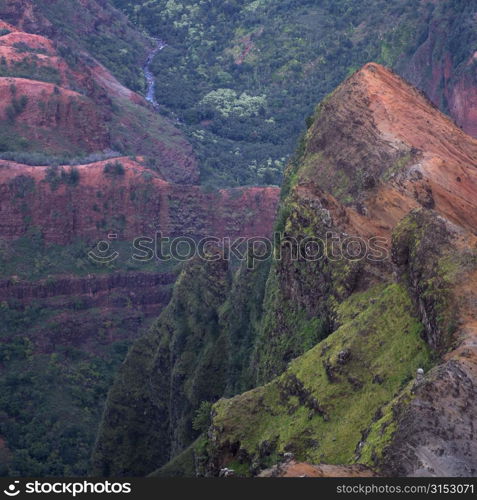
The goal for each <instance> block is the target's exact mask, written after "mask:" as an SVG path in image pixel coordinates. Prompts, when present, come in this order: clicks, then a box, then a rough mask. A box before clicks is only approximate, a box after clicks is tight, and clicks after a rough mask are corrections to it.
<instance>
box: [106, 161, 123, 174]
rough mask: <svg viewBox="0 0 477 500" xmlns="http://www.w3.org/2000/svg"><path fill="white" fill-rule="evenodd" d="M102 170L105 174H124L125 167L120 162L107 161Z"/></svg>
mask: <svg viewBox="0 0 477 500" xmlns="http://www.w3.org/2000/svg"><path fill="white" fill-rule="evenodd" d="M103 172H104V173H105V174H107V175H124V173H125V169H124V166H123V164H122V163H121V162H119V161H115V162H109V163H106V165H105V166H104V170H103Z"/></svg>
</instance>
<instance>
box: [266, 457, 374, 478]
mask: <svg viewBox="0 0 477 500" xmlns="http://www.w3.org/2000/svg"><path fill="white" fill-rule="evenodd" d="M374 476H376V474H375V473H374V472H373V471H372V470H371V469H368V468H367V467H365V466H364V465H348V466H346V465H326V464H321V465H312V464H307V463H304V462H296V461H295V460H291V461H288V462H285V463H283V464H280V465H278V466H276V467H273V468H271V469H267V470H265V471H263V472H262V473H261V474H259V476H258V477H374Z"/></svg>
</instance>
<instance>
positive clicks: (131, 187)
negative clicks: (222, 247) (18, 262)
mask: <svg viewBox="0 0 477 500" xmlns="http://www.w3.org/2000/svg"><path fill="white" fill-rule="evenodd" d="M114 169H116V170H114ZM0 189H1V192H2V202H1V210H0V220H1V222H0V228H1V234H2V236H3V237H4V238H6V239H15V238H18V237H21V236H22V235H25V234H26V232H27V231H28V229H29V228H33V227H38V228H41V232H42V235H43V239H44V241H45V243H56V244H69V243H72V242H73V241H75V240H77V239H81V240H83V241H89V242H93V241H95V240H98V239H103V238H105V237H107V236H108V234H109V233H111V232H113V233H115V234H116V235H117V238H118V239H120V240H129V241H131V243H132V240H133V239H134V238H137V237H140V236H147V237H153V238H154V237H155V233H156V231H161V232H162V233H163V234H164V236H191V237H196V238H201V237H206V236H213V237H217V238H224V237H231V238H234V237H235V238H238V237H241V236H243V237H252V236H265V235H268V234H269V233H270V232H271V228H272V225H273V221H274V218H275V214H276V208H277V204H278V197H279V189H278V188H274V187H265V188H258V187H257V188H255V187H250V188H237V189H231V190H219V191H213V192H207V191H206V190H204V189H203V188H201V187H200V186H181V185H176V184H171V183H169V182H167V181H166V180H164V178H163V177H162V176H161V174H160V173H158V172H157V171H152V170H150V169H149V168H147V167H146V166H144V163H141V162H140V159H138V161H134V160H131V159H130V158H115V159H114V160H104V161H101V162H96V163H91V164H87V165H77V166H75V167H71V166H64V167H56V168H55V167H41V166H35V167H31V166H27V165H22V164H18V163H14V162H9V161H5V160H0Z"/></svg>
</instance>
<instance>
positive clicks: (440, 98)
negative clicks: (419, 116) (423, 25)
mask: <svg viewBox="0 0 477 500" xmlns="http://www.w3.org/2000/svg"><path fill="white" fill-rule="evenodd" d="M430 4H431V3H429V5H430ZM476 14H477V13H476V11H475V4H474V3H473V2H472V1H467V0H466V1H463V2H458V3H457V2H442V3H437V4H434V5H432V10H431V12H430V13H429V14H428V21H427V29H426V30H425V31H423V32H422V35H421V37H420V40H419V42H418V43H417V46H416V47H415V48H414V49H413V50H412V51H411V52H410V53H409V52H407V53H406V54H403V55H401V56H400V57H399V60H398V61H397V62H396V64H395V68H396V69H397V70H398V71H399V73H400V74H401V75H403V76H404V77H405V78H406V79H408V80H409V81H410V82H411V83H413V84H414V85H416V86H417V87H419V88H420V89H422V90H423V91H424V92H426V94H427V95H428V96H429V98H430V99H431V100H432V102H434V104H436V105H437V106H438V107H439V108H440V109H441V110H443V111H444V112H446V113H448V114H450V115H451V116H452V117H453V118H454V119H455V121H456V123H457V124H458V125H459V126H460V127H462V128H463V130H464V131H465V132H467V133H468V134H470V135H473V136H474V137H475V136H477V122H476V118H477V115H476V112H475V109H476V103H477V72H476V57H475V50H476V49H477V36H476V25H477V17H476Z"/></svg>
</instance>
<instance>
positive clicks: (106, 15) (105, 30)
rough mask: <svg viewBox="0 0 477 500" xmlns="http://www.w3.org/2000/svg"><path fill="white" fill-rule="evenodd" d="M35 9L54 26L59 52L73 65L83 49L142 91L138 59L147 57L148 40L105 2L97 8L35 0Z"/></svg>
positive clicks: (64, 1)
mask: <svg viewBox="0 0 477 500" xmlns="http://www.w3.org/2000/svg"><path fill="white" fill-rule="evenodd" d="M35 9H37V10H38V11H40V12H41V13H42V14H44V15H45V17H46V18H47V19H48V20H49V21H50V22H51V23H53V25H54V26H55V30H56V31H57V33H59V34H60V36H59V37H58V38H59V50H60V54H61V55H62V56H63V57H65V58H66V60H67V61H68V63H69V64H71V65H72V66H73V67H74V65H75V63H76V62H77V61H78V52H79V51H81V50H86V51H88V52H90V53H91V54H92V55H93V56H94V57H95V58H97V59H98V60H99V61H100V62H101V63H102V64H104V65H105V66H106V67H107V68H108V69H109V70H110V71H111V72H112V73H113V74H114V75H115V76H116V77H117V78H118V79H119V80H120V81H121V82H122V83H123V84H124V85H126V86H127V87H129V88H131V89H133V90H139V91H141V90H144V77H143V75H142V68H141V64H140V62H141V61H143V60H144V59H145V57H146V53H147V50H148V47H149V41H148V39H147V38H146V37H145V36H143V35H142V34H140V33H138V32H137V31H136V30H134V29H133V28H132V27H131V26H130V25H129V24H128V21H127V19H126V18H124V17H123V16H120V15H118V13H117V12H115V11H114V10H113V9H112V8H111V7H110V6H109V5H108V2H102V4H101V6H98V11H96V10H95V9H90V8H86V7H83V6H80V5H78V2H76V1H75V0H61V1H58V0H55V1H51V0H38V1H36V2H35ZM138 63H139V64H138Z"/></svg>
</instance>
